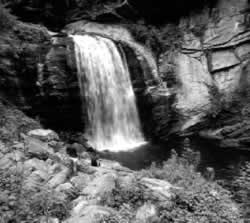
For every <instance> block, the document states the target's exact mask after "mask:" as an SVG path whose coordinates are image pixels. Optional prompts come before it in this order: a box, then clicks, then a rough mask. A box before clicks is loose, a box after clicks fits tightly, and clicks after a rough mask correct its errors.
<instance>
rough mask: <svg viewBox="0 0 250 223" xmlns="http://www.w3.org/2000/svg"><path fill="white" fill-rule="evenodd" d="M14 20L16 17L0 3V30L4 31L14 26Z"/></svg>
mask: <svg viewBox="0 0 250 223" xmlns="http://www.w3.org/2000/svg"><path fill="white" fill-rule="evenodd" d="M16 19H17V18H16V16H14V15H12V14H11V13H10V11H9V10H8V9H7V8H5V6H4V5H3V4H2V3H1V1H0V30H1V31H4V30H6V29H9V28H11V27H12V26H13V25H14V24H15V22H16Z"/></svg>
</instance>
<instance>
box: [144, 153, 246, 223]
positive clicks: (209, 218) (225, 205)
mask: <svg viewBox="0 0 250 223" xmlns="http://www.w3.org/2000/svg"><path fill="white" fill-rule="evenodd" d="M194 157H197V158H196V159H194ZM198 160H199V154H197V152H193V151H191V150H190V149H188V148H186V150H185V151H184V152H183V154H182V156H178V155H177V154H176V152H175V151H172V156H171V158H170V159H169V160H168V161H166V162H164V164H163V165H162V166H161V167H157V166H156V165H155V164H154V165H153V166H152V167H151V168H149V169H148V170H144V171H142V172H141V173H140V174H141V176H146V177H153V178H158V179H162V180H166V181H168V182H170V183H171V184H173V185H175V186H178V187H181V188H182V190H178V191H176V192H174V194H175V196H174V197H173V198H172V199H171V202H167V203H165V204H160V205H159V206H158V209H159V218H160V220H159V222H176V223H181V222H185V223H196V222H199V223H203V222H204V223H207V222H225V223H226V222H228V223H229V222H230V223H231V222H235V223H238V222H241V219H240V217H241V216H240V215H239V210H238V208H237V206H236V204H235V203H234V202H233V201H232V195H231V193H230V192H229V191H228V190H226V189H224V188H222V187H221V186H219V185H218V184H217V183H216V182H209V181H207V180H206V179H205V178H204V177H202V176H201V174H200V173H198V172H197V167H198V164H199V162H198Z"/></svg>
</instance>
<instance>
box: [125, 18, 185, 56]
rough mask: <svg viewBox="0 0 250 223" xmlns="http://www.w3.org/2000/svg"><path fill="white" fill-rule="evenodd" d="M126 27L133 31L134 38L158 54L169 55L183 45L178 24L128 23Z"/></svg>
mask: <svg viewBox="0 0 250 223" xmlns="http://www.w3.org/2000/svg"><path fill="white" fill-rule="evenodd" d="M125 27H126V28H127V29H128V30H130V31H131V33H132V35H133V36H134V38H135V39H136V40H137V41H138V42H140V43H142V44H144V45H145V46H147V47H148V48H149V49H151V50H152V51H153V52H154V53H155V54H156V56H157V58H158V57H159V56H160V54H161V53H167V54H168V57H171V56H170V55H172V54H173V52H175V51H176V50H178V49H179V48H180V47H181V43H182V34H181V31H180V29H179V28H178V26H177V25H174V24H167V25H165V26H161V27H156V26H151V25H145V24H143V23H138V24H126V25H125Z"/></svg>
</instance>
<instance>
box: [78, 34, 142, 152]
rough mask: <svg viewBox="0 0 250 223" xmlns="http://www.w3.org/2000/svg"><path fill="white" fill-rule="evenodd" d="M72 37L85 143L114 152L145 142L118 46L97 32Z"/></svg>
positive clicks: (132, 147) (120, 49)
mask: <svg viewBox="0 0 250 223" xmlns="http://www.w3.org/2000/svg"><path fill="white" fill-rule="evenodd" d="M73 40H74V43H75V55H76V62H77V73H78V82H79V87H80V93H81V99H82V110H83V113H84V110H85V109H86V110H87V129H86V130H85V132H86V136H87V139H88V141H89V143H90V144H91V145H92V146H93V147H94V148H95V149H97V150H98V151H102V150H109V151H114V152H118V151H124V150H129V149H134V148H136V147H138V146H140V145H142V144H145V140H144V137H143V134H142V131H141V126H140V121H139V116H138V111H137V107H136V99H135V94H134V91H133V88H132V83H131V80H130V73H129V69H128V65H127V61H126V58H125V54H124V52H123V50H122V48H118V46H117V45H116V44H115V43H114V42H113V41H112V40H110V39H107V38H104V37H100V36H91V35H75V36H73Z"/></svg>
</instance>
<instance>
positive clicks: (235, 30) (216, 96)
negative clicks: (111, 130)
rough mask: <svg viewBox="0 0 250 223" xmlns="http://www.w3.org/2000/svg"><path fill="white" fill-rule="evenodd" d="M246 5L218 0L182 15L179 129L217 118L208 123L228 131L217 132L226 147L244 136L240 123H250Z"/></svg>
mask: <svg viewBox="0 0 250 223" xmlns="http://www.w3.org/2000/svg"><path fill="white" fill-rule="evenodd" d="M248 7H249V3H248V1H246V0H241V1H234V0H231V1H224V0H220V1H218V2H217V4H216V5H215V7H214V8H212V9H211V8H210V9H209V8H205V9H204V10H203V12H202V13H198V14H194V15H192V16H189V17H186V18H183V19H182V20H181V22H180V25H179V26H180V27H181V29H182V30H183V44H182V48H181V50H180V52H179V53H178V55H177V56H176V57H175V65H176V75H177V79H178V82H179V84H180V85H179V86H178V89H177V104H176V108H177V109H178V111H179V112H180V114H182V115H181V116H182V117H183V118H182V120H183V124H182V127H181V130H185V129H188V128H189V127H191V126H193V125H196V124H197V123H200V122H202V121H207V120H214V123H209V124H208V126H209V127H211V125H213V124H214V125H215V126H216V127H219V126H222V128H223V129H224V128H225V129H230V130H228V131H226V130H225V132H228V134H227V133H225V134H222V135H220V136H219V138H220V143H221V144H223V145H224V144H226V146H229V145H230V141H231V142H232V141H234V143H231V144H232V145H237V147H239V146H240V145H241V143H240V142H239V141H242V140H243V139H242V140H241V137H242V138H244V139H245V140H246V138H245V136H244V135H241V133H239V132H238V133H235V134H233V132H235V130H236V129H237V130H239V129H240V128H241V125H242V126H245V125H248V124H247V123H246V120H247V119H248V115H247V114H248V103H247V102H246V96H247V95H248V89H249V77H248V75H249V74H248V67H249V52H250V48H249V34H250V33H249V28H248V27H249V12H248ZM180 86H181V87H180ZM233 106H237V107H233ZM236 110H237V112H236ZM243 111H244V112H243ZM242 112H243V113H244V114H245V115H242ZM228 113H231V115H229V114H228ZM218 114H219V115H218ZM217 115H218V116H217ZM223 116H224V117H225V116H227V118H224V119H223V118H222V117H223ZM215 117H217V118H215ZM241 118H242V120H241V121H240V123H242V124H239V123H238V122H239V119H241ZM225 120H227V121H225ZM229 120H230V121H229ZM243 123H244V124H243ZM235 124H237V126H238V127H236V126H235ZM230 126H234V127H230ZM238 128H239V129H238ZM233 129H234V130H233ZM246 129H248V128H246ZM246 129H245V130H246ZM237 130H236V131H237ZM246 131H247V130H246ZM243 132H245V131H243ZM216 135H217V134H216ZM217 139H218V138H217ZM225 140H229V141H228V142H229V143H226V142H225ZM243 141H244V140H243ZM242 146H243V145H242Z"/></svg>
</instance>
